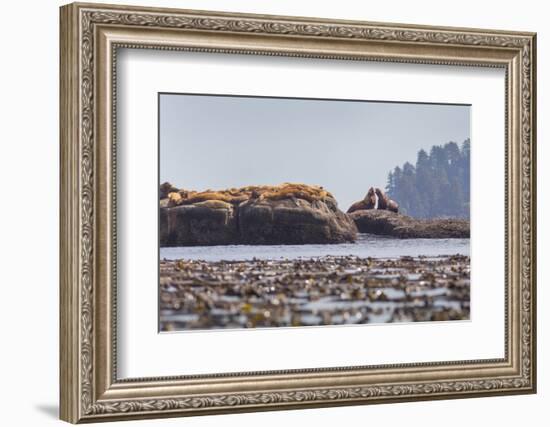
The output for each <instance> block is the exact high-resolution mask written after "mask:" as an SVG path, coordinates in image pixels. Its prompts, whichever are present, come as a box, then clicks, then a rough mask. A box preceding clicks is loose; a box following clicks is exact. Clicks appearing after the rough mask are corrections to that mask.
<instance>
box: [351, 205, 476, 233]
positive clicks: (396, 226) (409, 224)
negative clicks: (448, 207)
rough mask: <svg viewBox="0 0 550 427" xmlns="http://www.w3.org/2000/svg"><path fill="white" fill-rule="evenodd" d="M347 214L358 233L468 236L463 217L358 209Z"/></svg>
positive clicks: (466, 225)
mask: <svg viewBox="0 0 550 427" xmlns="http://www.w3.org/2000/svg"><path fill="white" fill-rule="evenodd" d="M349 216H350V217H351V218H352V219H353V221H354V222H355V225H356V226H357V229H358V230H359V232H360V233H370V234H379V235H384V236H391V237H398V238H402V239H411V238H425V239H445V238H469V237H470V222H469V221H468V220H464V219H416V218H411V217H410V216H406V215H401V214H398V213H395V212H392V211H389V210H378V209H371V210H358V211H355V212H353V213H351V214H349Z"/></svg>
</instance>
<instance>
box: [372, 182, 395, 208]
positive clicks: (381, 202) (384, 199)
mask: <svg viewBox="0 0 550 427" xmlns="http://www.w3.org/2000/svg"><path fill="white" fill-rule="evenodd" d="M375 193H376V195H377V196H378V208H377V209H380V210H388V211H392V212H395V213H397V212H398V211H399V205H398V204H397V202H396V201H394V200H392V199H390V198H389V197H388V196H387V195H386V194H385V193H384V192H383V191H382V190H380V189H379V188H376V190H375Z"/></svg>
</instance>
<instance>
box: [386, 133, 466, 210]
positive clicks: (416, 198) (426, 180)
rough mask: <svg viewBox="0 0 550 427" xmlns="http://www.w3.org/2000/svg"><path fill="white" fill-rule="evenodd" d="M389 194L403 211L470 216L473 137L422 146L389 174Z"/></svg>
mask: <svg viewBox="0 0 550 427" xmlns="http://www.w3.org/2000/svg"><path fill="white" fill-rule="evenodd" d="M386 191H387V193H388V196H389V197H391V198H392V199H394V200H395V201H396V202H397V203H399V206H400V211H401V212H403V213H405V214H407V215H411V216H415V217H419V218H434V217H460V218H469V217H470V140H469V139H467V140H465V141H464V142H463V143H462V145H461V146H459V145H458V144H457V143H456V142H449V143H447V144H445V145H435V146H433V147H432V148H431V149H430V154H428V153H427V152H426V151H425V150H420V151H419V152H418V155H417V159H416V165H414V166H413V165H412V164H411V163H409V162H406V163H405V164H404V165H403V168H400V167H399V166H397V167H395V169H394V170H393V171H391V172H390V173H389V174H388V182H387V186H386Z"/></svg>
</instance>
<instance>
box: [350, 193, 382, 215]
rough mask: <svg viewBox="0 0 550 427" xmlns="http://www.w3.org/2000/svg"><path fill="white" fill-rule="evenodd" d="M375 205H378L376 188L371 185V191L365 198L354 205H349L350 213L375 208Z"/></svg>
mask: <svg viewBox="0 0 550 427" xmlns="http://www.w3.org/2000/svg"><path fill="white" fill-rule="evenodd" d="M375 206H376V194H375V192H374V188H372V187H371V188H369V191H368V192H367V194H366V195H365V198H364V199H363V200H360V201H358V202H355V203H354V204H353V205H351V206H350V207H349V209H348V213H352V212H355V211H360V210H368V209H374V207H375Z"/></svg>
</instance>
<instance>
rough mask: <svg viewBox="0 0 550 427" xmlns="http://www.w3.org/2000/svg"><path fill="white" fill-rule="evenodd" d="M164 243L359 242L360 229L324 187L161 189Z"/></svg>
mask: <svg viewBox="0 0 550 427" xmlns="http://www.w3.org/2000/svg"><path fill="white" fill-rule="evenodd" d="M160 199H161V200H160V245H161V246H209V245H235V244H256V245H284V244H330V243H345V242H354V241H355V239H356V237H357V227H356V225H355V223H354V221H353V220H352V219H351V218H350V217H349V216H348V215H346V214H345V213H344V212H342V211H341V210H339V209H338V205H337V202H336V199H335V198H334V196H333V195H332V194H331V193H329V192H328V191H326V190H324V189H323V187H320V186H311V185H305V184H290V183H285V184H281V185H276V186H267V185H264V186H248V187H241V188H231V189H226V190H220V191H212V190H207V191H202V192H197V191H188V190H183V189H178V188H175V187H173V186H172V185H171V184H169V183H164V184H162V185H161V187H160Z"/></svg>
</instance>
